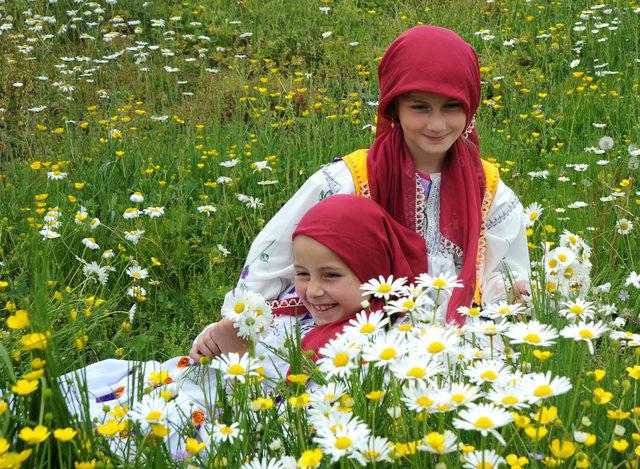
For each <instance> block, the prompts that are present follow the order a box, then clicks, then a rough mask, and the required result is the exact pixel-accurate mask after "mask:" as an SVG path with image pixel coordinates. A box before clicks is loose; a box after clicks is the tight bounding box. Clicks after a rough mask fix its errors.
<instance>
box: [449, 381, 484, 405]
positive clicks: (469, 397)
mask: <svg viewBox="0 0 640 469" xmlns="http://www.w3.org/2000/svg"><path fill="white" fill-rule="evenodd" d="M448 392H449V401H450V402H451V404H452V405H453V406H454V407H459V406H463V405H467V404H468V403H469V402H473V401H475V400H476V399H478V398H479V397H482V392H481V391H480V388H479V387H477V386H473V385H472V384H467V383H452V384H451V385H450V386H449V389H448Z"/></svg>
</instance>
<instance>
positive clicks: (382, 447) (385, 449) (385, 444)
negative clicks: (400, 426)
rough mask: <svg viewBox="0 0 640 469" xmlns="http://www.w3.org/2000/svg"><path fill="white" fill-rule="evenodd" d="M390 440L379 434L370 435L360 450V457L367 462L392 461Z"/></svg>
mask: <svg viewBox="0 0 640 469" xmlns="http://www.w3.org/2000/svg"><path fill="white" fill-rule="evenodd" d="M392 448H393V446H392V445H391V442H390V441H389V440H387V439H386V438H383V437H381V436H372V437H370V438H369V441H368V442H367V446H366V447H365V448H364V450H363V451H362V457H363V458H364V460H365V462H366V463H367V464H370V463H376V462H393V459H392V458H391V450H392Z"/></svg>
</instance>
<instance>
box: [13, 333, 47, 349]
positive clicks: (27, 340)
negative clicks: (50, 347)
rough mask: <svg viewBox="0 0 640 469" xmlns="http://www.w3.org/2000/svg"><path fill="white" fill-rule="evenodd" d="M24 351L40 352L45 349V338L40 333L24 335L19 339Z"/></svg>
mask: <svg viewBox="0 0 640 469" xmlns="http://www.w3.org/2000/svg"><path fill="white" fill-rule="evenodd" d="M20 342H21V343H22V345H23V347H24V348H25V350H42V349H45V348H47V336H46V335H44V334H43V333H41V332H34V333H33V334H25V335H23V336H22V338H21V339H20Z"/></svg>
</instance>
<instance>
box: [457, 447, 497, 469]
mask: <svg viewBox="0 0 640 469" xmlns="http://www.w3.org/2000/svg"><path fill="white" fill-rule="evenodd" d="M461 458H462V461H463V462H464V465H463V466H462V467H464V468H465V469H498V467H500V465H501V464H505V460H504V459H503V458H502V457H501V456H500V455H499V454H498V453H496V452H495V450H492V449H491V450H484V451H472V452H470V453H465V454H463V455H462V456H461Z"/></svg>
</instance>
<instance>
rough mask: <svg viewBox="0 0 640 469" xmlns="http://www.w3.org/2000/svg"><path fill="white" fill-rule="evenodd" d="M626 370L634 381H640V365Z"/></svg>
mask: <svg viewBox="0 0 640 469" xmlns="http://www.w3.org/2000/svg"><path fill="white" fill-rule="evenodd" d="M626 370H627V373H629V376H630V377H632V378H633V379H640V365H633V366H628V367H627V368H626Z"/></svg>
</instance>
